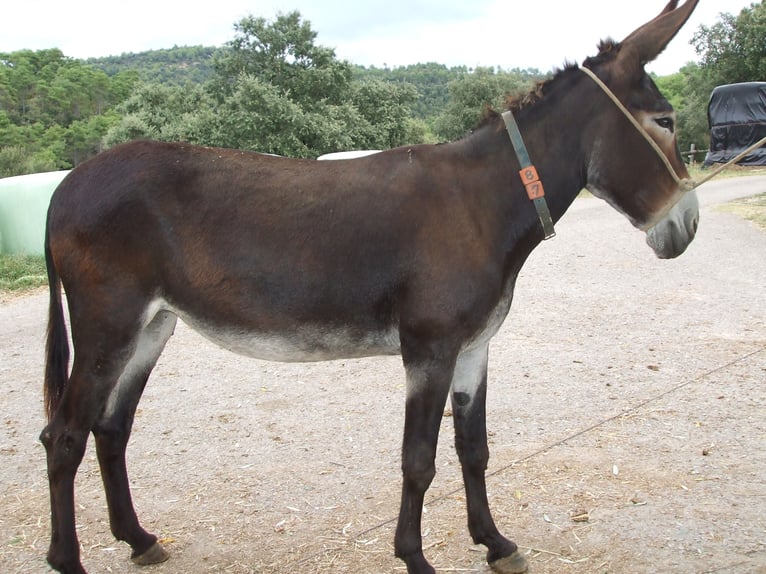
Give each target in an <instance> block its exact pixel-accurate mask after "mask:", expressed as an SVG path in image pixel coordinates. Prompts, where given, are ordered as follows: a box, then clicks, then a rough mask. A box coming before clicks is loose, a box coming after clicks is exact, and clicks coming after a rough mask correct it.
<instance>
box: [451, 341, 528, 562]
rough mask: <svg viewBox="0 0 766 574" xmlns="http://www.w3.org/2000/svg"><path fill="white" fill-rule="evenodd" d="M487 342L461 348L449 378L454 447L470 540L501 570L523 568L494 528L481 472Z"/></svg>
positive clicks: (484, 456)
mask: <svg viewBox="0 0 766 574" xmlns="http://www.w3.org/2000/svg"><path fill="white" fill-rule="evenodd" d="M487 351H488V345H484V346H481V347H477V348H475V349H471V350H467V351H465V352H463V353H462V354H461V355H460V356H459V357H458V360H457V364H456V366H455V373H454V375H453V378H452V413H453V421H454V424H455V448H456V450H457V454H458V457H459V459H460V464H461V466H462V469H463V482H464V484H465V491H466V501H467V506H468V530H469V532H470V533H471V537H472V538H473V541H474V543H476V544H483V545H484V546H486V547H487V549H488V550H487V562H488V563H489V564H490V566H491V567H492V568H493V569H494V570H495V571H497V572H501V573H502V574H518V573H520V572H526V571H527V563H526V560H525V559H524V557H523V556H522V555H521V554H520V553H519V551H518V548H517V547H516V544H514V543H513V542H511V541H510V540H508V539H507V538H505V537H504V536H502V535H501V534H500V532H498V530H497V527H496V526H495V522H494V520H493V519H492V515H491V513H490V510H489V503H488V501H487V488H486V480H485V472H486V469H487V462H488V461H489V448H488V447H487V424H486V398H487V357H488V354H487Z"/></svg>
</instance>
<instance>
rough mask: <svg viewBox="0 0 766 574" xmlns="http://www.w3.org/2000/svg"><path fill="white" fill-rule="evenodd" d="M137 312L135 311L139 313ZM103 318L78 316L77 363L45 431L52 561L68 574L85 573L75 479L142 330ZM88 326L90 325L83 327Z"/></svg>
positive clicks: (74, 328)
mask: <svg viewBox="0 0 766 574" xmlns="http://www.w3.org/2000/svg"><path fill="white" fill-rule="evenodd" d="M134 316H135V315H134ZM94 321H97V319H94V318H93V315H92V313H88V312H87V309H82V310H78V314H77V316H73V318H72V332H73V339H74V341H75V342H76V346H75V355H74V362H73V364H72V372H71V375H70V376H69V380H68V381H67V383H66V386H65V388H64V393H63V394H62V396H61V400H60V401H59V404H58V407H57V408H56V412H55V413H54V414H53V416H52V417H51V420H50V422H49V423H48V425H47V426H46V427H45V428H44V429H43V432H42V434H41V436H40V440H41V441H42V443H43V445H44V446H45V450H46V455H47V465H48V481H49V486H50V496H51V543H50V547H49V549H48V556H47V559H48V562H49V563H50V565H51V566H52V567H53V568H55V569H56V570H58V571H60V572H62V573H64V574H84V572H85V570H84V569H83V567H82V565H81V564H80V547H79V542H78V540H77V532H76V529H75V505H74V481H75V475H76V473H77V469H78V467H79V466H80V462H81V461H82V457H83V455H84V454H85V448H86V445H87V441H88V435H89V434H90V432H91V431H92V430H93V428H94V426H95V424H96V421H97V419H98V418H99V416H101V413H102V412H103V411H104V408H105V407H106V405H107V400H108V398H109V396H110V394H111V393H112V390H113V389H114V387H115V385H116V383H117V381H118V379H119V377H120V373H122V372H123V370H124V368H125V365H126V364H127V363H128V360H129V358H130V355H131V353H132V349H133V344H134V341H135V337H136V329H137V328H138V327H136V328H128V329H125V328H121V327H119V326H118V325H117V324H114V323H113V324H109V323H106V322H103V324H102V329H100V330H95V329H93V328H92V323H93V322H94ZM80 325H87V326H88V327H89V328H82V329H81V328H79V326H80Z"/></svg>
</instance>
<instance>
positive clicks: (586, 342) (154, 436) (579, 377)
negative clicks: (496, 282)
mask: <svg viewBox="0 0 766 574" xmlns="http://www.w3.org/2000/svg"><path fill="white" fill-rule="evenodd" d="M764 191H766V177H750V178H740V179H735V180H722V181H718V182H713V183H710V184H707V185H706V186H705V187H703V188H702V190H701V191H700V197H701V202H702V204H703V208H702V218H701V224H700V231H699V234H698V237H697V239H696V240H695V242H694V243H693V244H692V245H691V246H690V248H689V250H688V251H687V253H685V254H684V255H683V256H681V257H680V258H679V259H676V260H672V261H660V260H657V259H656V258H655V257H654V255H653V254H652V252H651V250H650V249H649V248H648V247H647V246H646V245H645V244H644V240H643V235H642V234H641V233H640V232H638V231H635V230H633V229H632V228H630V226H629V224H628V223H627V222H626V221H625V220H624V219H623V218H622V217H621V216H619V215H618V214H616V213H615V212H613V211H612V210H611V209H610V208H608V207H607V206H606V205H605V204H603V203H602V202H600V201H599V200H596V199H579V200H577V201H576V202H575V205H574V206H573V207H572V209H571V210H570V212H569V213H568V214H567V216H566V217H565V218H564V219H563V220H562V222H560V223H559V225H558V227H557V231H558V236H557V237H556V239H554V240H552V241H549V242H546V243H545V244H543V245H541V246H540V247H539V248H538V249H537V251H536V252H535V253H534V254H533V255H532V257H531V258H530V261H529V262H528V264H527V266H526V267H525V268H524V270H523V272H522V275H521V277H520V278H519V281H518V286H517V290H516V293H517V294H516V300H515V301H514V306H513V309H512V310H511V314H510V315H509V318H508V320H507V321H506V323H505V325H504V326H503V328H502V330H501V332H500V333H499V334H498V335H497V337H496V338H495V340H494V342H493V346H492V350H491V355H490V386H489V407H488V411H489V412H488V426H489V428H490V442H491V445H490V446H491V450H492V459H491V461H490V468H489V471H488V472H489V473H490V478H489V479H488V486H489V490H490V499H491V505H492V508H493V511H494V514H495V516H496V519H497V522H498V525H499V526H500V528H501V530H503V531H504V532H505V533H506V534H507V535H509V536H511V537H512V538H514V539H515V540H516V542H517V543H518V544H519V545H520V546H521V547H523V551H524V552H526V553H527V554H528V556H529V561H530V564H531V568H530V571H531V572H533V573H536V574H542V573H633V572H636V573H638V572H647V573H649V572H663V573H664V572H673V573H686V572H689V573H702V572H710V573H712V572H726V573H735V574H736V573H743V574H744V573H748V574H750V573H754V572H766V484H765V483H764V475H765V474H766V448H764V443H765V442H766V417H765V416H764V414H765V413H766V410H765V408H766V389H765V388H764V385H763V383H764V379H766V298H764V287H766V233H764V232H763V231H761V230H759V229H758V228H756V227H755V226H754V225H752V224H750V223H748V222H746V221H743V220H741V219H739V218H738V217H737V216H735V215H731V214H727V213H723V212H721V211H717V210H716V209H715V207H714V206H715V204H717V203H721V202H723V201H728V200H730V199H732V198H734V197H738V196H744V195H750V194H754V193H759V192H764ZM46 306H47V295H46V294H45V293H44V292H40V293H35V294H31V295H26V296H23V297H7V296H6V297H5V299H4V300H2V301H0V340H2V341H3V343H2V346H0V385H1V387H0V388H2V391H3V392H2V395H1V396H2V424H1V425H0V564H2V567H0V570H2V572H7V573H21V572H33V573H42V572H48V571H49V570H48V568H47V567H46V565H45V561H44V556H45V552H46V549H47V545H48V540H49V532H50V526H49V519H48V492H47V481H46V476H45V456H44V450H43V448H42V446H41V445H40V444H39V442H38V441H37V435H38V434H39V432H40V430H41V429H42V427H43V425H44V417H43V409H42V397H41V395H42V393H41V386H42V382H41V381H42V377H41V373H42V360H43V335H44V330H45V313H46ZM403 410H404V374H403V369H402V367H401V364H400V361H399V360H398V359H396V358H380V359H364V360H352V361H335V362H328V363H319V364H313V365H286V364H277V363H268V362H261V361H257V360H252V359H246V358H243V357H239V356H236V355H232V354H230V353H228V352H226V351H223V350H221V349H219V348H217V347H215V346H213V345H211V344H210V343H208V342H207V341H205V340H204V339H202V338H200V337H199V336H198V335H196V334H195V333H194V332H192V331H191V330H189V329H188V328H186V327H185V326H183V325H179V327H178V329H177V331H176V335H175V336H174V337H173V338H172V339H171V341H170V343H169V344H168V346H167V349H166V351H165V353H164V355H163V357H162V358H161V359H160V363H159V364H158V366H157V368H156V369H155V371H154V373H153V375H152V378H151V380H150V382H149V385H148V388H147V390H146V393H145V395H144V399H143V401H142V403H141V406H140V410H139V412H138V415H137V417H136V423H135V427H134V434H133V438H132V442H131V445H130V448H129V451H128V457H129V468H130V471H131V480H132V483H133V493H134V498H135V502H136V506H137V508H138V511H139V516H140V517H141V519H142V521H143V523H144V525H145V527H147V528H148V529H150V530H151V531H153V532H155V533H157V534H158V535H159V536H160V537H161V538H162V539H163V542H164V545H165V547H166V548H167V549H168V550H169V551H170V553H171V559H170V560H169V561H168V562H166V563H164V564H161V565H158V566H153V567H148V568H145V569H143V570H142V571H143V572H146V573H151V574H169V573H181V572H183V573H190V574H197V573H208V572H221V573H250V572H258V573H274V574H276V573H295V572H301V573H303V572H316V573H330V572H332V573H351V572H354V573H383V572H402V571H403V569H402V564H401V563H400V562H399V561H398V560H396V559H395V558H394V557H393V544H392V542H393V529H394V525H395V517H396V513H397V508H398V499H399V483H400V471H399V448H400V441H401V430H402V420H403ZM447 415H448V416H446V417H445V419H444V423H443V426H444V428H443V432H442V441H441V443H440V450H439V455H438V461H437V464H438V473H437V477H436V480H435V481H434V484H433V486H432V488H431V490H430V491H429V495H428V498H427V505H426V513H425V517H424V545H425V546H426V547H427V551H426V555H427V556H428V557H429V559H430V560H431V561H432V562H433V563H434V565H435V566H436V567H437V570H438V571H439V572H480V573H485V574H486V573H487V572H489V570H488V568H487V567H486V566H485V565H484V563H483V551H482V549H481V548H478V547H475V546H473V545H472V544H471V543H470V539H469V537H468V534H467V528H466V526H465V500H464V495H463V493H462V482H461V478H460V471H459V465H458V463H457V458H456V455H455V453H454V449H453V447H452V436H451V434H452V429H451V426H452V423H451V420H450V417H449V412H448V413H447ZM77 503H78V526H79V535H80V541H81V543H82V554H83V562H84V564H85V567H86V568H87V569H88V570H89V571H90V572H91V573H100V572H114V573H137V572H138V571H139V570H141V569H139V568H138V567H135V566H133V565H132V564H131V563H130V562H129V561H128V555H129V549H128V548H127V547H126V546H125V545H123V544H122V543H118V542H115V541H114V539H113V538H112V536H111V534H110V533H109V528H108V524H107V515H106V508H105V501H104V496H103V489H102V486H101V482H100V477H99V473H98V468H97V463H96V460H95V451H94V449H93V448H92V445H90V447H89V450H88V452H87V453H86V455H85V460H84V461H83V464H82V466H81V467H80V472H79V474H78V477H77Z"/></svg>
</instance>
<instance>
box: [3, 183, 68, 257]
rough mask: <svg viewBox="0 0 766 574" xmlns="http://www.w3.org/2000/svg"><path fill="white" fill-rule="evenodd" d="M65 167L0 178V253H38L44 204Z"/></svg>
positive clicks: (44, 211) (42, 239)
mask: <svg viewBox="0 0 766 574" xmlns="http://www.w3.org/2000/svg"><path fill="white" fill-rule="evenodd" d="M68 173H69V171H52V172H48V173H35V174H32V175H18V176H16V177H6V178H3V179H0V253H2V254H7V255H42V253H43V241H44V239H45V216H46V214H47V212H48V204H49V203H50V200H51V195H53V190H55V189H56V187H57V186H58V184H59V183H61V180H62V179H64V177H65V176H66V174H68Z"/></svg>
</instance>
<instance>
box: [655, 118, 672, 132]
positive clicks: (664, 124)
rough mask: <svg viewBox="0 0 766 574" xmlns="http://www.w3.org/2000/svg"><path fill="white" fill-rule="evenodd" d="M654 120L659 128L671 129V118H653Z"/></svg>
mask: <svg viewBox="0 0 766 574" xmlns="http://www.w3.org/2000/svg"><path fill="white" fill-rule="evenodd" d="M654 122H655V123H656V124H657V125H658V126H660V127H661V128H664V129H666V130H670V131H671V132H672V131H673V125H674V124H673V118H667V117H666V118H655V120H654Z"/></svg>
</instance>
